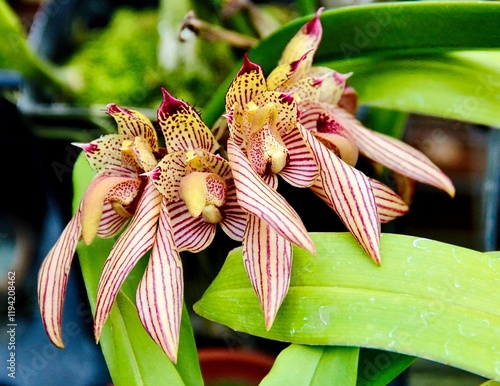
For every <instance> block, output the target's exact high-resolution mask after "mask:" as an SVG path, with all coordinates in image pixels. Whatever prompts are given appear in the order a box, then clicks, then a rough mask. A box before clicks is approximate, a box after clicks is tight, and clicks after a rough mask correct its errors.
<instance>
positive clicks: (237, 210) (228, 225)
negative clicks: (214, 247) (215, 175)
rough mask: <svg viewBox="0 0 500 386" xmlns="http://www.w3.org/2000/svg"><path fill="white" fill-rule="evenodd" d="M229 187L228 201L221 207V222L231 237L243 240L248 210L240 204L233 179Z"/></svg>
mask: <svg viewBox="0 0 500 386" xmlns="http://www.w3.org/2000/svg"><path fill="white" fill-rule="evenodd" d="M227 189H228V190H227V195H226V202H225V204H224V205H223V206H222V207H221V212H222V221H221V222H220V223H219V224H220V226H221V228H222V229H223V231H224V232H225V233H226V234H227V235H228V236H229V237H231V238H232V239H233V240H236V241H241V240H242V239H243V234H244V232H245V228H246V225H247V212H245V211H244V210H243V209H242V208H241V206H240V204H238V199H237V196H236V187H235V186H234V182H233V181H232V180H231V182H230V183H229V184H228V185H227Z"/></svg>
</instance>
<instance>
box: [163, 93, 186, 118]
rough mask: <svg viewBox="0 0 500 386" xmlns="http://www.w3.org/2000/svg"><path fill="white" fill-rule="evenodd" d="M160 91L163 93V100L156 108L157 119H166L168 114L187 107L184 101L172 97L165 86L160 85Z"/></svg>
mask: <svg viewBox="0 0 500 386" xmlns="http://www.w3.org/2000/svg"><path fill="white" fill-rule="evenodd" d="M161 92H162V93H163V102H162V103H161V105H160V107H159V108H158V119H166V118H167V117H168V116H171V115H174V114H175V113H177V112H178V111H179V110H182V109H186V108H187V107H188V104H187V103H186V102H184V101H182V100H180V99H177V98H174V97H173V96H172V95H170V94H169V92H168V91H167V90H166V89H165V88H163V87H162V88H161Z"/></svg>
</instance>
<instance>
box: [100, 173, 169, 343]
mask: <svg viewBox="0 0 500 386" xmlns="http://www.w3.org/2000/svg"><path fill="white" fill-rule="evenodd" d="M161 200H162V195H161V194H160V192H158V191H157V190H156V188H155V187H154V185H153V183H151V182H150V183H148V185H147V186H146V188H145V190H144V193H143V194H142V196H141V199H140V201H139V203H138V206H137V210H136V212H135V214H134V217H133V218H132V221H131V223H130V225H129V226H128V227H127V229H126V230H125V232H123V234H122V235H121V236H120V237H119V238H118V240H117V241H116V243H115V245H114V246H113V249H112V250H111V252H110V254H109V256H108V258H107V259H106V262H105V264H104V267H103V270H102V274H101V278H100V279H99V284H98V287H97V301H96V310H95V317H94V335H95V338H96V341H99V337H100V335H101V331H102V328H103V327H104V323H105V322H106V319H107V317H108V315H109V311H110V310H111V306H112V305H113V302H114V300H115V298H116V295H117V294H118V291H119V289H120V287H121V285H122V284H123V282H124V281H125V279H126V277H127V275H128V273H129V272H130V270H131V269H132V268H133V267H134V265H135V264H136V263H137V261H138V260H139V259H140V258H141V257H142V256H143V255H144V254H145V253H146V252H147V251H149V250H150V249H151V247H152V246H153V242H154V241H155V237H156V228H157V224H158V217H159V215H160V204H161Z"/></svg>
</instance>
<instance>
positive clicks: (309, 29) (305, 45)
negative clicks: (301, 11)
mask: <svg viewBox="0 0 500 386" xmlns="http://www.w3.org/2000/svg"><path fill="white" fill-rule="evenodd" d="M323 9H324V8H323V7H321V8H319V9H318V11H317V12H316V15H315V16H314V18H313V19H312V20H310V21H309V22H307V23H306V24H304V25H303V26H302V28H301V29H300V30H299V31H298V32H297V33H296V34H295V36H294V37H293V38H292V39H291V40H290V41H289V42H288V44H287V45H286V47H285V49H284V50H283V53H282V54H281V58H280V60H279V62H278V65H281V64H283V63H292V62H294V61H296V60H299V59H300V58H301V57H302V56H303V55H304V54H305V53H307V52H311V54H310V55H307V57H306V58H305V59H304V60H303V61H302V63H300V66H299V68H298V69H297V70H296V71H295V73H294V74H293V76H292V77H291V81H293V80H296V79H299V78H300V77H302V75H303V74H304V73H306V72H307V71H308V70H309V68H310V67H311V65H312V62H313V56H314V53H315V52H316V50H317V49H318V46H319V43H320V41H321V36H322V35H323V28H322V27H321V22H320V20H319V18H320V15H321V13H322V12H323Z"/></svg>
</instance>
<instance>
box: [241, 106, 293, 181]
mask: <svg viewBox="0 0 500 386" xmlns="http://www.w3.org/2000/svg"><path fill="white" fill-rule="evenodd" d="M246 108H247V119H248V126H249V128H250V130H249V132H248V134H247V148H246V150H247V157H248V159H249V161H250V162H251V164H252V166H253V167H254V169H255V171H256V172H257V173H259V174H260V175H265V174H277V173H279V172H281V171H282V170H283V168H284V167H285V166H286V164H287V163H288V161H289V160H290V154H289V152H288V149H287V148H286V146H285V143H284V142H283V140H282V139H281V136H280V135H279V133H278V130H277V129H276V123H277V119H278V113H277V108H276V105H275V104H274V103H268V104H267V105H265V106H263V107H258V106H257V105H256V104H255V103H253V102H249V103H248V104H247V106H246Z"/></svg>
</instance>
